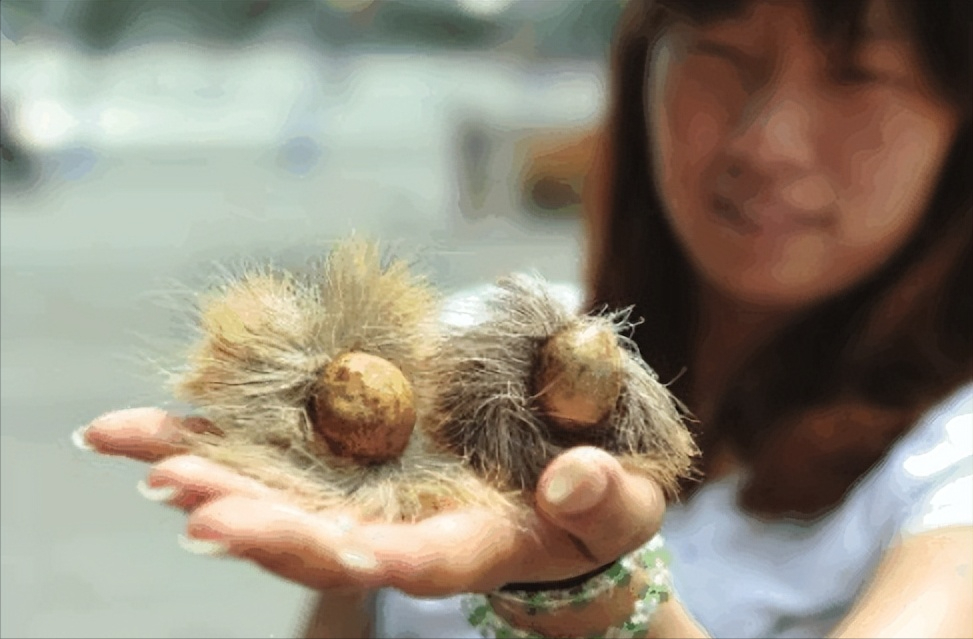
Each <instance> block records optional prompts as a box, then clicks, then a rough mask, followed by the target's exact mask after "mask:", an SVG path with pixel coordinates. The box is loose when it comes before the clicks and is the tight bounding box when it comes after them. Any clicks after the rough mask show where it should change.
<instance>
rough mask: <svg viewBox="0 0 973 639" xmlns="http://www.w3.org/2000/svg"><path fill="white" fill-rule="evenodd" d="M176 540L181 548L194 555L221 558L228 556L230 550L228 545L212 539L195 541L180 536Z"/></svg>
mask: <svg viewBox="0 0 973 639" xmlns="http://www.w3.org/2000/svg"><path fill="white" fill-rule="evenodd" d="M176 539H177V541H178V542H179V547H180V548H182V549H183V550H185V551H186V552H188V553H192V554H194V555H203V556H205V557H219V556H220V555H225V554H227V553H228V552H229V550H230V547H229V546H227V545H226V544H224V543H220V542H218V541H213V540H211V539H193V538H192V537H187V536H186V535H179V536H178V537H177V538H176Z"/></svg>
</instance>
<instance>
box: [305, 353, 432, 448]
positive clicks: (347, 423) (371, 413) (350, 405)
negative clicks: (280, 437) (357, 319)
mask: <svg viewBox="0 0 973 639" xmlns="http://www.w3.org/2000/svg"><path fill="white" fill-rule="evenodd" d="M314 409H315V422H316V423H315V424H314V428H315V430H316V431H317V432H318V433H319V434H320V435H321V436H322V437H323V438H324V440H325V441H326V442H327V444H328V447H329V448H330V449H331V451H332V452H333V453H334V454H335V455H338V456H339V457H347V458H352V459H355V460H356V461H359V462H364V463H381V462H385V461H390V460H392V459H395V458H397V457H398V456H399V455H401V454H402V451H404V450H405V448H406V446H407V445H408V443H409V438H410V437H411V435H412V429H413V427H414V426H415V422H416V411H415V396H414V394H413V391H412V385H411V384H410V383H409V380H407V379H406V377H405V375H403V374H402V371H401V370H399V369H398V367H396V366H395V365H394V364H392V363H391V362H388V361H387V360H384V359H382V358H381V357H377V356H375V355H369V354H368V353H359V352H350V353H344V354H342V355H339V356H338V357H336V358H335V359H333V360H332V361H331V363H330V364H328V365H327V366H325V368H324V370H323V371H322V372H321V376H320V378H319V379H318V388H317V391H316V393H315V397H314Z"/></svg>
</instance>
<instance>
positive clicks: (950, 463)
mask: <svg viewBox="0 0 973 639" xmlns="http://www.w3.org/2000/svg"><path fill="white" fill-rule="evenodd" d="M911 435H912V436H910V439H911V440H912V441H911V442H908V443H909V444H911V445H908V446H907V447H906V448H905V450H903V451H902V455H901V456H899V459H898V460H897V461H898V462H899V463H897V464H895V471H896V474H897V475H899V477H897V480H898V481H897V482H896V483H897V484H898V486H900V487H902V488H904V489H905V490H903V493H904V494H903V496H904V497H907V498H906V499H905V500H903V502H900V503H901V509H900V510H899V513H900V517H899V521H898V522H897V524H898V526H897V528H898V530H897V533H898V535H897V536H898V537H899V538H901V537H907V536H910V535H916V534H919V533H923V532H928V531H930V530H936V529H939V528H946V527H949V526H973V385H968V386H966V387H964V388H962V389H960V390H959V391H958V392H956V393H954V394H953V395H952V396H951V397H950V398H949V399H947V400H946V401H945V402H943V403H942V404H940V405H939V406H937V407H936V408H935V409H933V410H932V411H930V412H929V413H928V414H927V415H926V417H925V418H924V419H923V421H922V423H921V424H920V425H919V426H918V427H917V432H915V433H913V434H911Z"/></svg>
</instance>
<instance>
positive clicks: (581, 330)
mask: <svg viewBox="0 0 973 639" xmlns="http://www.w3.org/2000/svg"><path fill="white" fill-rule="evenodd" d="M534 392H535V395H537V398H538V400H539V402H540V405H541V407H542V408H543V410H544V412H545V413H546V414H547V416H548V417H549V418H550V419H551V420H552V421H554V423H555V424H557V425H558V426H561V427H563V428H566V429H570V430H574V429H580V428H586V427H589V426H593V425H596V424H598V423H600V422H601V421H602V420H604V419H605V418H606V417H607V416H608V415H609V414H611V412H612V410H613V409H614V408H615V403H616V402H617V401H618V396H619V394H620V393H621V392H622V352H621V348H619V346H618V340H617V338H616V337H615V334H614V333H613V332H612V331H611V330H609V329H608V328H607V327H604V326H599V325H597V324H587V325H582V326H577V327H571V328H568V329H565V330H563V331H561V332H560V333H558V334H556V335H554V336H553V337H551V338H550V339H549V340H548V341H547V343H545V344H544V346H543V347H541V350H540V357H539V361H538V367H537V371H536V372H535V374H534Z"/></svg>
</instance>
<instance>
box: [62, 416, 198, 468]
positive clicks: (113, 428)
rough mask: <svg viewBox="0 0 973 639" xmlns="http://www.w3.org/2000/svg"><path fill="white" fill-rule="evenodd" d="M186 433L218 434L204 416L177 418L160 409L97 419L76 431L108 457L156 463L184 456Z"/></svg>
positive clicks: (81, 440) (80, 439)
mask: <svg viewBox="0 0 973 639" xmlns="http://www.w3.org/2000/svg"><path fill="white" fill-rule="evenodd" d="M186 431H191V432H197V433H200V432H207V431H209V432H216V430H215V428H214V426H213V425H212V423H211V422H209V421H207V420H205V419H203V418H201V417H186V418H182V417H177V416H176V415H172V414H170V413H167V412H166V411H164V410H162V409H161V408H130V409H126V410H120V411H115V412H111V413H106V414H105V415H102V416H101V417H98V418H97V419H95V420H94V421H93V422H91V423H90V424H88V425H87V426H83V427H82V428H81V429H80V430H79V431H77V432H76V433H75V434H74V439H75V443H77V444H78V445H86V446H88V447H91V448H94V449H95V450H96V451H97V452H99V453H103V454H105V455H121V456H124V457H131V458H132V459H138V460H140V461H147V462H155V461H159V460H160V459H165V458H166V457H171V456H173V455H179V454H182V453H185V452H186V451H187V450H188V449H187V447H186V445H185V441H184V439H185V438H184V434H185V432H186Z"/></svg>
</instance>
